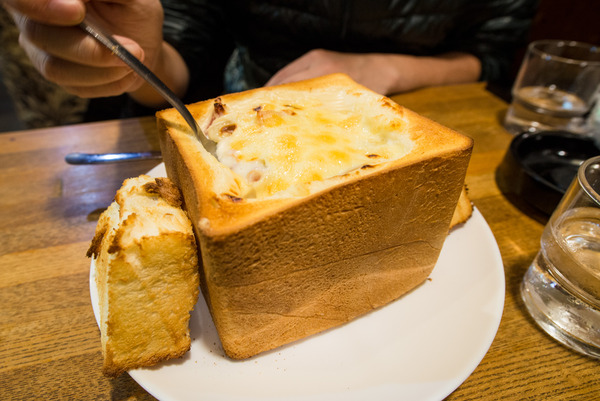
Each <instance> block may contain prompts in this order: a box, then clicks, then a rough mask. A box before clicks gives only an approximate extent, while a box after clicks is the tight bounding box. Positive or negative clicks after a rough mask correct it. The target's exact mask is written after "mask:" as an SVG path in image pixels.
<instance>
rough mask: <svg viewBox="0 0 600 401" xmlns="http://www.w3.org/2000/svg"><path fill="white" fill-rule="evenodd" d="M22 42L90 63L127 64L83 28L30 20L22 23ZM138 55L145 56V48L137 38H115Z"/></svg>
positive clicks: (82, 62)
mask: <svg viewBox="0 0 600 401" xmlns="http://www.w3.org/2000/svg"><path fill="white" fill-rule="evenodd" d="M20 28H21V31H22V33H21V37H20V38H19V39H20V41H21V45H22V46H24V45H25V43H29V44H30V45H32V46H35V47H37V48H39V49H41V50H42V51H44V52H46V53H48V54H52V55H53V56H55V57H57V58H61V59H65V60H69V61H72V62H75V63H78V64H84V65H90V66H105V67H110V66H123V65H124V63H123V62H122V61H121V60H120V59H119V58H118V57H116V56H115V55H114V54H113V53H112V52H111V51H110V50H108V49H107V48H106V47H104V46H103V45H101V44H100V43H99V42H98V41H97V40H96V39H94V38H92V37H91V36H89V35H87V34H86V33H85V32H83V30H81V29H79V28H76V27H72V28H65V27H55V26H50V25H44V24H39V23H37V22H34V21H31V20H27V21H23V22H22V26H21V27H20ZM115 39H117V40H119V41H120V42H121V44H122V45H123V47H125V48H126V49H127V50H129V51H130V52H131V53H132V54H133V55H134V56H135V57H137V58H139V59H142V60H143V57H144V51H143V50H142V48H141V47H140V46H139V45H138V44H137V43H136V42H134V41H132V40H130V39H128V38H123V37H119V38H117V37H115Z"/></svg>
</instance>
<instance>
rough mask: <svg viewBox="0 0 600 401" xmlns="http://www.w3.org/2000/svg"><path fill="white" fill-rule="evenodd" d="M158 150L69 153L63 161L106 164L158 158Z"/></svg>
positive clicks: (160, 156) (159, 157)
mask: <svg viewBox="0 0 600 401" xmlns="http://www.w3.org/2000/svg"><path fill="white" fill-rule="evenodd" d="M160 159H162V155H161V153H160V152H126V153H69V154H68V155H66V156H65V161H66V162H67V163H69V164H77V165H79V164H107V163H121V162H130V161H137V160H160Z"/></svg>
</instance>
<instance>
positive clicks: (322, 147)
mask: <svg viewBox="0 0 600 401" xmlns="http://www.w3.org/2000/svg"><path fill="white" fill-rule="evenodd" d="M346 91H347V90H346V89H340V88H335V87H333V88H324V89H320V90H318V91H311V92H308V91H292V90H286V91H279V92H275V91H273V92H266V93H265V94H264V96H261V98H247V99H244V100H237V101H236V102H233V103H231V104H227V103H220V100H219V99H217V100H216V101H215V103H216V106H215V108H214V110H211V112H210V113H208V114H209V115H207V116H205V119H204V121H203V122H201V126H203V128H204V132H206V133H207V135H208V136H209V137H210V139H212V140H213V141H215V142H217V158H218V159H219V161H220V162H221V163H222V164H224V165H226V166H227V167H229V168H230V169H231V170H232V171H233V172H234V173H236V174H237V175H238V176H239V178H240V179H241V180H242V181H243V182H245V184H247V185H244V187H245V188H247V189H246V190H245V193H244V194H243V197H244V198H257V199H263V198H267V197H271V196H301V195H306V194H307V193H308V192H309V186H310V184H311V183H313V182H315V181H322V180H326V179H328V178H331V177H335V176H339V175H343V174H346V173H348V172H350V171H353V170H356V169H359V168H361V167H363V166H365V165H376V164H379V163H383V162H386V161H390V160H395V159H398V158H400V157H402V156H403V155H405V154H407V153H408V152H410V150H411V148H412V146H413V143H412V141H411V140H410V138H409V137H408V134H406V133H403V130H402V127H403V125H404V121H403V120H402V119H401V118H402V117H401V116H400V115H399V114H398V113H397V112H396V111H394V110H392V109H391V108H390V107H382V106H381V96H378V95H376V94H371V93H367V92H360V93H358V92H355V93H350V94H349V93H347V92H346Z"/></svg>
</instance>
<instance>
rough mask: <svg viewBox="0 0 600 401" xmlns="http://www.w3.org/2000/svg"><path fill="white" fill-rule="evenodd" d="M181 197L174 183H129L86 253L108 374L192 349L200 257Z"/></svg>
mask: <svg viewBox="0 0 600 401" xmlns="http://www.w3.org/2000/svg"><path fill="white" fill-rule="evenodd" d="M181 201H182V199H181V194H180V192H179V190H178V189H177V187H176V186H175V185H173V183H172V182H171V180H169V179H168V178H156V179H154V178H151V177H149V176H145V175H142V176H140V177H136V178H131V179H128V180H125V182H124V183H123V186H122V187H121V188H120V189H119V190H118V191H117V194H116V197H115V201H114V202H113V203H112V204H111V205H110V206H109V208H108V209H107V210H106V211H105V212H103V213H102V215H101V216H100V220H99V222H98V226H97V228H96V235H95V236H94V239H93V240H92V244H91V246H90V249H89V251H88V256H90V257H94V258H95V268H96V287H97V290H98V298H99V311H100V323H99V325H100V332H101V339H102V353H103V356H104V367H103V371H104V373H105V374H106V375H107V376H117V375H119V374H121V373H122V372H124V371H127V370H130V369H134V368H139V367H143V366H152V365H155V364H156V363H158V362H160V361H163V360H166V359H171V358H178V357H181V356H183V355H184V354H185V353H186V352H187V351H188V350H189V349H190V336H189V328H188V323H189V319H190V311H191V310H192V308H193V307H194V305H195V304H196V301H197V299H198V293H199V287H198V285H199V277H198V258H197V251H196V244H195V239H194V234H193V231H192V227H191V223H190V221H189V219H188V218H187V215H186V214H185V212H184V211H183V210H182V209H181Z"/></svg>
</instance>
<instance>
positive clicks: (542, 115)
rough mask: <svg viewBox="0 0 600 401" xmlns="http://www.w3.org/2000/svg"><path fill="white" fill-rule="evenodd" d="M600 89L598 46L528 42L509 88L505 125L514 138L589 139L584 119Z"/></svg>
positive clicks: (599, 48) (550, 41) (548, 41)
mask: <svg viewBox="0 0 600 401" xmlns="http://www.w3.org/2000/svg"><path fill="white" fill-rule="evenodd" d="M599 85H600V47H598V46H594V45H591V44H587V43H582V42H573V41H561V40H539V41H535V42H532V43H530V44H529V47H528V49H527V53H526V55H525V58H524V59H523V63H522V64H521V68H520V70H519V73H518V75H517V78H516V80H515V83H514V85H513V88H512V103H511V105H510V107H509V108H508V111H507V113H506V117H505V121H504V126H505V127H506V129H507V130H508V131H510V132H512V133H514V134H519V133H521V132H525V131H527V132H538V131H552V130H562V131H570V132H574V133H578V134H587V133H588V131H589V130H590V128H589V127H588V124H587V121H586V120H587V118H586V115H587V114H589V111H590V109H591V108H592V106H593V103H594V95H595V93H596V91H597V89H598V86H599Z"/></svg>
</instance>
